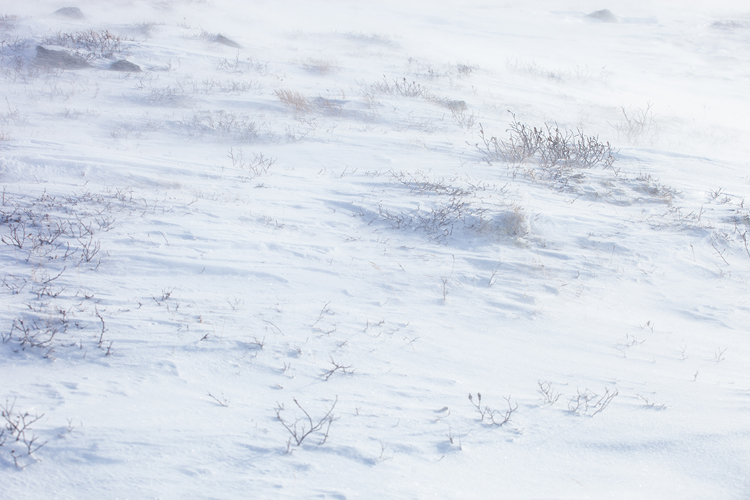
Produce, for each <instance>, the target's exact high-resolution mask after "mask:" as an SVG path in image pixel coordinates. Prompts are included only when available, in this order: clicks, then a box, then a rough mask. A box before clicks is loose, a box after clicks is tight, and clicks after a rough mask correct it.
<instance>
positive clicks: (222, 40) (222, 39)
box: [214, 35, 242, 49]
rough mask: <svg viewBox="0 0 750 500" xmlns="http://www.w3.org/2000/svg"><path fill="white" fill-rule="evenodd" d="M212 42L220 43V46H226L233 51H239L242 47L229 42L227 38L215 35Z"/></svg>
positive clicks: (232, 41) (231, 41)
mask: <svg viewBox="0 0 750 500" xmlns="http://www.w3.org/2000/svg"><path fill="white" fill-rule="evenodd" d="M214 42H216V43H220V44H222V45H226V46H228V47H234V48H235V49H241V48H242V45H240V44H239V43H237V42H235V41H234V40H230V39H229V38H227V37H225V36H224V35H216V37H214Z"/></svg>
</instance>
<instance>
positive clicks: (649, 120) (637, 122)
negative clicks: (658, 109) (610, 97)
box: [610, 102, 658, 145]
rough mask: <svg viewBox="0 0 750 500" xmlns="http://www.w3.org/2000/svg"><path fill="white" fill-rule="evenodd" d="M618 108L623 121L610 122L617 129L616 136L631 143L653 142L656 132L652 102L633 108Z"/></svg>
mask: <svg viewBox="0 0 750 500" xmlns="http://www.w3.org/2000/svg"><path fill="white" fill-rule="evenodd" d="M620 110H621V111H622V116H623V121H621V122H619V123H614V124H610V125H611V126H612V128H614V129H615V130H616V131H617V135H618V137H620V138H624V139H625V140H627V141H628V143H629V144H633V145H638V144H644V143H646V144H648V143H650V142H653V140H654V139H655V137H656V133H657V132H658V127H657V125H656V120H655V115H654V111H653V104H651V103H650V102H649V103H646V106H645V107H643V108H635V109H632V108H631V109H625V107H621V108H620Z"/></svg>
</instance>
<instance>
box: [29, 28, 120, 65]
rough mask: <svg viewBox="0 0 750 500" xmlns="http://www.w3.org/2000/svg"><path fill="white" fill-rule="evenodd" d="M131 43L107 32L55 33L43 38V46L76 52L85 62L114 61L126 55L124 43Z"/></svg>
mask: <svg viewBox="0 0 750 500" xmlns="http://www.w3.org/2000/svg"><path fill="white" fill-rule="evenodd" d="M128 41H132V39H127V38H124V37H121V36H117V35H114V34H112V33H110V32H109V31H108V30H99V31H97V30H94V29H89V30H86V31H78V32H76V33H64V32H62V31H59V32H57V33H56V34H55V35H52V36H48V37H45V38H44V40H43V41H42V43H43V44H44V45H57V46H59V47H65V48H68V49H73V50H75V51H76V55H78V56H79V57H82V58H83V59H84V60H86V61H92V60H94V59H115V58H119V57H121V56H123V55H127V54H126V51H125V47H124V45H125V42H128Z"/></svg>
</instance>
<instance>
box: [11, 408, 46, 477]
mask: <svg viewBox="0 0 750 500" xmlns="http://www.w3.org/2000/svg"><path fill="white" fill-rule="evenodd" d="M15 406H16V400H15V399H14V400H13V402H12V403H11V402H9V401H8V400H7V399H6V400H5V405H2V406H0V418H2V426H3V427H2V429H0V449H1V448H2V447H3V446H5V445H6V444H9V445H10V446H9V447H10V450H9V452H8V453H9V454H10V456H11V458H12V459H13V463H14V464H15V466H16V467H17V468H19V469H24V468H26V467H27V466H28V465H30V464H31V463H32V462H33V461H34V458H33V455H34V454H35V453H36V452H37V451H39V449H40V448H41V447H42V446H44V445H45V444H47V443H46V442H44V443H40V442H39V438H38V436H36V434H34V432H33V429H32V426H33V425H34V424H35V423H37V422H38V421H39V420H41V419H42V417H44V414H42V415H32V414H30V413H29V412H23V413H21V412H19V411H17V410H16V409H15Z"/></svg>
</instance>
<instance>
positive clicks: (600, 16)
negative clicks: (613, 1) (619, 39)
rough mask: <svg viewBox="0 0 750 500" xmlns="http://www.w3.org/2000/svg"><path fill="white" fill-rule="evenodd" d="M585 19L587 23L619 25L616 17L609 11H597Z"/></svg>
mask: <svg viewBox="0 0 750 500" xmlns="http://www.w3.org/2000/svg"><path fill="white" fill-rule="evenodd" d="M586 19H588V20H589V21H598V22H600V23H619V22H620V20H619V19H618V18H617V16H616V15H614V14H612V11H611V10H609V9H603V10H597V11H596V12H592V13H591V14H588V15H586Z"/></svg>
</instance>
